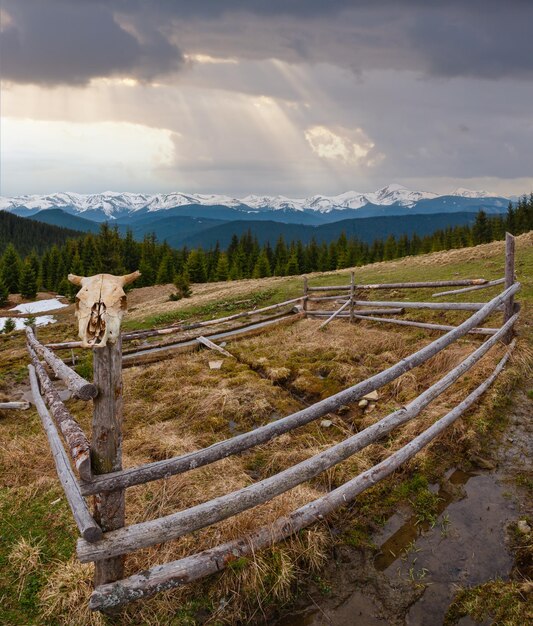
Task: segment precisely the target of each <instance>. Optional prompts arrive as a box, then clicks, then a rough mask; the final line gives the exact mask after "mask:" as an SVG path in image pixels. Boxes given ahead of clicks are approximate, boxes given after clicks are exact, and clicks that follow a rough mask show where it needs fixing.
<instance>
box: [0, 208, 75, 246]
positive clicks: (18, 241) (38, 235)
mask: <svg viewBox="0 0 533 626" xmlns="http://www.w3.org/2000/svg"><path fill="white" fill-rule="evenodd" d="M83 234H84V233H81V232H79V231H76V230H71V229H69V228H61V227H59V226H52V225H49V224H43V223H42V222H36V221H33V220H29V219H25V218H23V217H17V216H16V215H12V214H11V213H8V212H7V211H0V254H1V253H3V252H4V250H5V249H6V247H7V246H8V244H10V243H12V244H13V245H14V246H15V248H16V249H17V251H18V253H19V254H20V255H21V256H26V255H28V254H30V252H31V251H32V250H35V251H36V252H37V253H38V254H42V253H43V252H44V251H45V250H48V249H49V248H51V247H52V246H53V245H63V244H64V243H65V242H66V241H67V239H72V238H77V237H81V236H83Z"/></svg>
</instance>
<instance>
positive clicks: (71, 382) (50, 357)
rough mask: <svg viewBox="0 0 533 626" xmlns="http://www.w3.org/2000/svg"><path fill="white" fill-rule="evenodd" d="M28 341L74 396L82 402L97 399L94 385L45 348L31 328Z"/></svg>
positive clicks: (28, 327) (27, 329)
mask: <svg viewBox="0 0 533 626" xmlns="http://www.w3.org/2000/svg"><path fill="white" fill-rule="evenodd" d="M26 339H27V341H28V343H29V344H30V346H31V347H32V348H33V349H34V350H35V352H36V353H37V354H38V355H39V356H40V357H41V358H43V359H44V360H45V361H46V363H47V364H48V365H49V366H50V367H51V368H52V371H53V372H54V374H55V375H56V376H57V377H58V378H59V379H61V380H62V381H63V382H64V383H65V385H66V386H67V388H68V389H70V391H72V393H73V395H74V396H75V397H76V398H79V399H80V400H91V399H92V398H95V397H96V395H97V393H98V389H97V388H96V386H95V385H93V384H92V383H89V382H87V381H86V380H85V378H82V377H81V376H80V375H79V374H78V373H76V372H75V371H74V370H73V369H71V368H70V367H69V366H68V365H66V363H64V362H63V361H62V360H61V359H60V358H59V357H57V356H56V355H55V354H54V353H53V352H52V351H51V350H49V349H48V348H46V347H45V346H43V345H42V344H41V343H39V342H38V341H37V338H36V337H35V334H34V332H33V329H32V328H31V327H30V326H26Z"/></svg>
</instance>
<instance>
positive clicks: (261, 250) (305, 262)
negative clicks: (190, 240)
mask: <svg viewBox="0 0 533 626" xmlns="http://www.w3.org/2000/svg"><path fill="white" fill-rule="evenodd" d="M531 229H533V193H532V194H530V195H529V196H523V197H522V198H520V200H519V201H518V202H517V203H516V204H512V203H510V204H509V207H508V210H507V213H506V214H503V215H497V216H488V215H487V214H486V213H485V212H484V211H479V213H478V214H477V216H476V219H475V222H474V224H472V226H470V225H465V226H455V227H450V228H446V229H442V230H437V231H436V232H434V233H433V234H432V235H428V236H424V237H420V236H418V235H416V234H413V235H412V236H408V235H402V236H400V237H395V236H394V235H390V236H389V237H387V238H386V239H384V240H383V239H376V240H375V241H373V242H372V243H366V242H363V241H360V240H359V239H357V238H355V237H350V238H347V237H346V235H345V234H344V233H343V234H341V235H340V237H339V238H338V239H336V240H335V241H332V242H330V243H325V242H320V243H319V242H317V241H316V240H314V239H313V240H311V242H310V243H309V244H306V245H305V244H303V243H302V242H301V241H291V242H289V243H287V242H286V241H285V240H284V238H283V237H280V238H279V239H278V240H277V242H275V243H274V245H271V244H270V243H268V242H267V243H266V244H264V245H263V246H260V245H259V243H258V240H257V238H256V237H255V236H254V235H253V234H252V233H251V232H250V231H248V232H247V233H245V234H243V235H242V236H241V237H237V236H236V235H235V236H234V237H233V238H232V240H231V243H230V245H229V246H228V248H227V249H226V250H221V249H220V246H219V245H218V244H217V245H216V246H215V247H213V248H211V249H209V250H203V249H202V248H198V249H193V250H189V249H188V248H186V247H184V248H180V249H172V248H171V247H170V246H169V245H168V244H167V243H166V242H163V243H160V242H158V241H157V239H156V237H155V235H146V236H145V237H144V239H143V241H136V240H135V239H134V238H133V234H132V232H131V231H128V232H127V233H126V235H125V236H121V235H120V234H119V232H118V230H117V229H116V228H113V227H111V226H110V225H109V224H108V223H104V224H102V225H101V227H100V231H99V232H98V233H97V234H93V233H88V234H86V235H84V236H81V237H77V238H72V239H68V240H67V241H65V242H64V243H63V244H57V243H54V244H53V245H52V246H50V247H49V248H47V249H46V250H45V251H44V252H42V253H41V254H39V253H38V252H37V250H38V249H39V247H38V246H37V245H36V246H35V249H34V250H32V251H31V252H30V253H29V254H26V255H25V256H24V255H21V253H20V251H18V250H17V247H16V242H14V243H13V242H11V243H10V244H9V245H8V246H7V248H6V249H5V251H4V253H3V255H2V257H1V259H0V303H2V304H5V303H6V302H7V298H8V294H10V293H21V294H22V295H23V296H24V297H25V298H34V297H35V295H36V292H37V291H38V290H46V291H53V292H58V293H62V294H64V295H68V296H72V295H73V294H74V293H75V292H76V291H77V287H74V286H73V285H71V284H70V283H69V282H68V280H67V274H69V273H72V274H78V275H83V276H91V275H93V274H98V273H101V272H107V273H110V274H123V273H127V272H132V271H134V270H136V269H139V270H140V271H141V274H142V276H141V277H140V279H139V280H138V281H136V283H135V286H138V287H142V286H150V285H155V284H167V283H175V284H176V285H177V288H178V293H180V292H181V293H182V294H183V295H186V294H187V293H188V284H189V282H193V283H203V282H209V281H226V280H238V279H241V278H264V277H268V276H288V275H296V274H304V273H306V272H314V271H330V270H335V269H342V268H345V267H354V266H359V265H365V264H367V263H373V262H376V261H388V260H392V259H396V258H399V257H403V256H407V255H418V254H425V253H428V252H434V251H439V250H448V249H452V248H463V247H468V246H472V245H477V244H480V243H488V242H490V241H494V240H499V239H503V238H504V236H505V232H506V231H508V232H511V233H513V234H515V235H518V234H521V233H524V232H527V231H529V230H531ZM35 237H36V238H38V233H36V234H35Z"/></svg>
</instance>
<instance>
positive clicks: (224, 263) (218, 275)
mask: <svg viewBox="0 0 533 626" xmlns="http://www.w3.org/2000/svg"><path fill="white" fill-rule="evenodd" d="M228 278H229V263H228V256H227V254H225V253H224V252H221V253H220V255H219V257H218V263H217V266H216V269H215V280H228Z"/></svg>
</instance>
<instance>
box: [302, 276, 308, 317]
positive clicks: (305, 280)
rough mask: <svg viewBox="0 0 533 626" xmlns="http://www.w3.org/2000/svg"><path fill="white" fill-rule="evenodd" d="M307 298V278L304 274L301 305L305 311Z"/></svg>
mask: <svg viewBox="0 0 533 626" xmlns="http://www.w3.org/2000/svg"><path fill="white" fill-rule="evenodd" d="M308 299H309V279H308V278H307V276H304V288H303V299H302V300H303V301H302V307H303V310H304V311H305V312H307V306H308V305H307V301H308Z"/></svg>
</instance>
